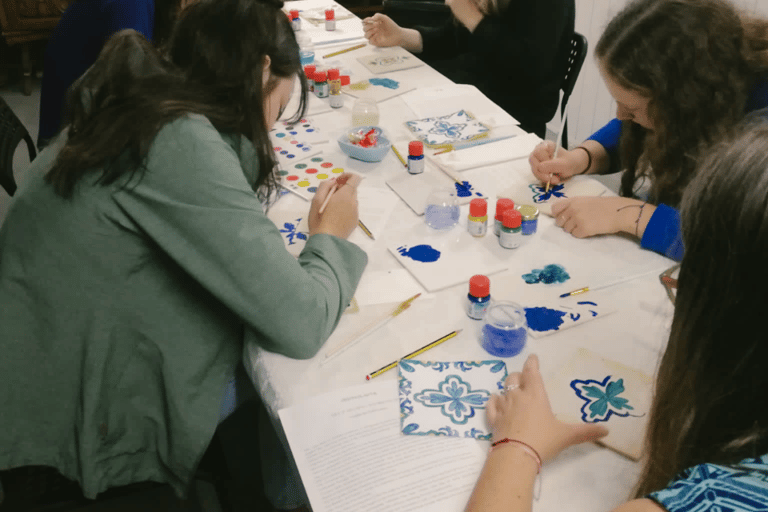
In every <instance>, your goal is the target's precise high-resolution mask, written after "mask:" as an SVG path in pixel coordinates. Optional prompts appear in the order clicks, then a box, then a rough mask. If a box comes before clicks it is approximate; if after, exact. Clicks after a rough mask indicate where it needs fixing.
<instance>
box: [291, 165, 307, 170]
mask: <svg viewBox="0 0 768 512" xmlns="http://www.w3.org/2000/svg"><path fill="white" fill-rule="evenodd" d="M294 167H296V168H297V169H306V168H307V164H296V165H295V166H294Z"/></svg>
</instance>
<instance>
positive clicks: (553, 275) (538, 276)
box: [522, 264, 571, 284]
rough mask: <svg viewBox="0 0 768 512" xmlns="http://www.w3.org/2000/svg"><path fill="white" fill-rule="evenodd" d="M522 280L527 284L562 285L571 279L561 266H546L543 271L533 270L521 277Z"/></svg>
mask: <svg viewBox="0 0 768 512" xmlns="http://www.w3.org/2000/svg"><path fill="white" fill-rule="evenodd" d="M522 278H523V280H524V281H525V282H526V283H528V284H534V283H544V284H554V283H564V282H566V281H567V280H569V279H570V278H571V276H570V275H568V272H566V271H565V268H563V266H562V265H555V264H552V265H547V266H546V267H544V268H543V269H540V268H535V269H533V270H531V272H530V273H529V274H523V275H522Z"/></svg>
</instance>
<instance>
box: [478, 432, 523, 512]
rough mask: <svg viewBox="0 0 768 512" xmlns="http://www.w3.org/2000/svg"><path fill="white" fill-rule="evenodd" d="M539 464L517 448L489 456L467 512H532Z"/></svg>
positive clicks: (499, 449)
mask: <svg viewBox="0 0 768 512" xmlns="http://www.w3.org/2000/svg"><path fill="white" fill-rule="evenodd" d="M537 471H538V465H537V464H536V462H535V461H534V460H533V459H532V458H531V456H530V455H528V454H527V453H526V452H525V451H523V450H521V449H520V448H518V447H516V446H513V445H506V446H499V447H497V448H494V449H493V450H492V451H491V453H489V454H488V458H487V459H486V460H485V465H484V466H483V471H482V472H481V473H480V478H479V479H478V480H477V484H475V489H474V490H473V491H472V496H471V497H470V498H469V503H467V507H466V509H465V512H530V510H531V507H532V504H533V484H534V481H535V479H536V473H537Z"/></svg>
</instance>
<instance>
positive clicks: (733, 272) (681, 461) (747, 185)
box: [637, 121, 768, 497]
mask: <svg viewBox="0 0 768 512" xmlns="http://www.w3.org/2000/svg"><path fill="white" fill-rule="evenodd" d="M766 147H768V124H766V122H765V121H763V122H762V123H761V124H760V125H757V126H755V125H754V124H751V125H749V126H748V127H747V128H746V129H745V130H744V131H743V133H740V134H738V135H737V136H736V137H735V138H733V139H730V138H729V139H726V140H725V142H720V143H719V144H718V145H716V146H715V148H714V149H713V150H712V151H711V153H710V154H709V155H708V156H707V157H706V158H704V159H703V161H702V162H701V165H700V170H699V173H698V176H697V177H696V178H694V180H693V181H691V183H690V185H689V186H688V188H687V189H686V191H685V194H684V196H683V200H682V212H681V215H682V229H683V240H684V242H685V256H684V258H683V261H682V264H681V267H680V276H679V281H678V292H677V297H676V300H675V316H674V319H673V321H672V330H671V333H670V337H669V343H668V345H667V349H666V351H665V352H664V356H663V358H662V360H661V366H660V368H659V374H658V377H657V380H656V390H655V396H654V401H653V406H652V410H651V417H650V418H651V419H650V424H649V430H648V434H647V439H646V448H647V459H646V460H645V466H644V470H643V474H642V477H641V479H640V482H639V484H638V488H637V496H638V497H642V496H644V495H646V494H647V493H649V492H651V491H655V490H658V489H661V488H664V487H666V486H667V483H668V482H669V480H670V479H672V478H673V477H674V476H675V475H676V474H678V473H679V472H680V471H682V470H684V469H686V468H688V467H691V466H694V465H696V464H701V463H704V462H709V463H715V464H724V465H732V464H736V463H737V462H739V461H740V460H742V459H745V458H748V457H759V456H761V455H764V454H766V453H768V407H766V404H768V373H767V372H766V371H765V362H766V361H768V334H766V330H765V329H764V328H763V325H762V323H763V322H764V321H765V320H764V319H765V308H766V303H767V302H768V301H767V300H766V298H765V290H766V289H768V270H766V266H765V258H766V254H768V152H766V151H765V148H766Z"/></svg>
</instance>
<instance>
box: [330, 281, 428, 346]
mask: <svg viewBox="0 0 768 512" xmlns="http://www.w3.org/2000/svg"><path fill="white" fill-rule="evenodd" d="M420 295H421V293H417V294H416V295H414V296H413V297H411V298H409V299H406V300H404V301H403V302H401V303H400V304H398V305H397V307H396V308H395V309H393V310H392V311H390V312H389V313H387V314H386V315H385V316H384V317H383V318H380V319H378V320H374V321H373V322H371V323H370V324H368V325H367V326H365V327H363V328H362V329H361V330H359V331H358V332H357V333H355V335H354V336H352V337H350V338H348V339H347V340H345V341H344V342H342V343H340V344H339V345H337V346H336V347H335V348H333V349H331V350H330V351H329V352H328V353H326V354H325V359H326V360H328V359H330V358H331V357H332V356H334V355H336V354H338V353H339V352H341V350H342V349H345V348H347V347H349V346H351V345H352V344H354V343H356V342H357V341H360V340H361V339H363V338H365V337H366V336H367V335H369V334H370V333H372V332H373V331H375V330H376V329H378V328H379V327H381V326H383V325H384V324H386V323H387V322H389V321H390V320H392V319H393V318H395V317H396V316H397V315H399V314H400V313H402V312H403V311H405V310H406V309H408V308H409V307H411V302H413V301H414V300H416V299H417V298H418V297H419V296H420Z"/></svg>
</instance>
